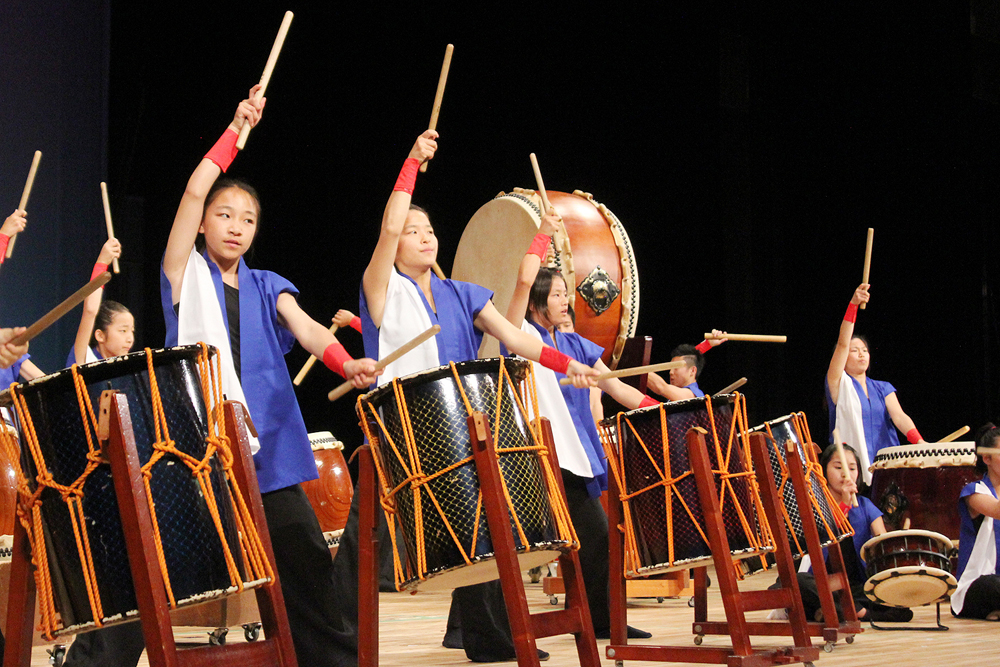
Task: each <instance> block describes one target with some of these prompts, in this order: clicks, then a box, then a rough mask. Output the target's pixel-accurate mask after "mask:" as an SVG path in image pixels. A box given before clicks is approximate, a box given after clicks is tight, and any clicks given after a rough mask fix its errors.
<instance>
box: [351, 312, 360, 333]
mask: <svg viewBox="0 0 1000 667" xmlns="http://www.w3.org/2000/svg"><path fill="white" fill-rule="evenodd" d="M351 328H352V329H354V330H355V331H357V332H358V333H361V318H360V317H358V316H357V315H355V316H354V317H352V318H351Z"/></svg>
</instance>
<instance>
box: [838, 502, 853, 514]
mask: <svg viewBox="0 0 1000 667" xmlns="http://www.w3.org/2000/svg"><path fill="white" fill-rule="evenodd" d="M839 504H840V511H841V512H843V513H844V516H847V513H848V512H850V511H851V506H850V505H848V504H847V503H839Z"/></svg>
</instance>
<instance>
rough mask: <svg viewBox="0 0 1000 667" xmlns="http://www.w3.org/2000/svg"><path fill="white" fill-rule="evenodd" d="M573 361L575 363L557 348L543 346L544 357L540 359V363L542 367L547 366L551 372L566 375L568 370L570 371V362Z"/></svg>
mask: <svg viewBox="0 0 1000 667" xmlns="http://www.w3.org/2000/svg"><path fill="white" fill-rule="evenodd" d="M571 361H573V359H571V358H570V357H568V356H566V355H565V354H563V353H562V352H560V351H559V350H557V349H556V348H554V347H549V346H548V345H543V346H542V355H541V357H539V359H538V363H540V364H541V365H542V366H545V367H546V368H548V369H549V370H553V371H555V372H557V373H563V374H565V373H566V371H567V369H569V362H571Z"/></svg>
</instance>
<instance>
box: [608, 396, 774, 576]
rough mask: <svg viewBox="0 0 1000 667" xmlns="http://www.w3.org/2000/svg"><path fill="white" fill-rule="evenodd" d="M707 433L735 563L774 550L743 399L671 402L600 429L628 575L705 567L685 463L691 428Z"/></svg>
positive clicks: (693, 486)
mask: <svg viewBox="0 0 1000 667" xmlns="http://www.w3.org/2000/svg"><path fill="white" fill-rule="evenodd" d="M695 426H700V427H701V428H703V429H705V430H706V431H707V432H708V435H707V436H706V445H707V447H708V454H709V459H710V461H711V464H712V470H713V471H714V473H715V479H716V484H717V487H716V488H717V494H718V498H719V505H720V507H721V510H722V521H723V524H724V525H725V528H726V535H727V538H728V540H729V548H730V551H731V552H732V557H733V559H734V560H736V559H743V558H749V557H751V556H755V555H760V554H763V553H766V552H770V551H773V550H774V539H773V536H772V535H771V531H770V528H769V526H768V524H767V519H766V518H765V515H764V512H763V504H762V502H761V498H760V491H759V489H758V486H757V481H756V479H755V478H754V471H753V466H752V464H751V462H750V459H749V457H747V455H746V452H748V451H749V445H748V443H747V442H746V430H747V427H746V401H745V399H744V398H743V396H742V395H740V394H723V395H720V396H714V397H710V396H706V397H703V398H689V399H686V400H683V401H671V402H669V403H661V404H660V405H657V406H652V407H648V408H639V409H638V410H632V411H631V412H622V413H619V414H618V415H617V416H616V417H613V418H611V419H605V420H604V421H602V422H601V423H600V425H599V427H600V428H599V430H600V434H601V441H602V443H603V444H604V451H605V452H606V454H607V457H608V468H609V469H610V470H611V471H612V474H613V475H614V478H615V481H616V482H617V484H618V488H619V491H620V497H621V502H622V508H623V513H624V524H625V573H624V574H625V577H626V578H628V579H633V578H638V577H646V576H649V575H651V574H656V573H658V572H669V571H672V570H682V569H687V568H690V567H698V566H701V565H707V564H708V563H709V562H710V561H711V560H712V550H711V546H710V545H709V541H708V535H707V534H706V531H705V519H704V513H703V511H702V506H701V503H700V501H699V496H698V488H697V483H696V481H695V477H694V473H693V471H692V470H691V464H690V462H689V460H688V449H687V442H686V436H687V432H688V430H690V429H691V428H693V427H695Z"/></svg>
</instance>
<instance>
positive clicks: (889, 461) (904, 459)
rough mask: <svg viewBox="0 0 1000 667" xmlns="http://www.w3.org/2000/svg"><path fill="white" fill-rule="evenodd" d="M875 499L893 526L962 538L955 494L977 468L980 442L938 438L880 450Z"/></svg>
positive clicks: (972, 479) (875, 466)
mask: <svg viewBox="0 0 1000 667" xmlns="http://www.w3.org/2000/svg"><path fill="white" fill-rule="evenodd" d="M871 471H872V493H871V498H872V501H874V503H875V504H876V505H877V506H878V508H879V509H880V510H882V513H883V516H882V519H883V520H884V521H885V527H886V528H888V529H889V530H894V529H900V528H903V527H904V526H906V520H907V519H910V524H911V525H912V526H913V527H914V528H921V529H924V530H930V531H934V532H936V533H941V534H942V535H945V536H947V537H949V538H951V539H952V540H957V539H958V538H959V526H960V525H961V523H960V518H959V515H958V503H957V502H955V499H956V498H958V494H959V493H960V492H961V491H962V488H963V487H964V486H965V485H966V484H968V483H969V482H975V481H978V480H980V479H982V476H983V475H982V473H977V472H976V443H974V442H947V443H944V442H937V443H929V444H928V443H923V444H916V445H899V446H897V447H885V448H883V449H880V450H878V452H876V454H875V462H874V463H873V464H872V467H871Z"/></svg>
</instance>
